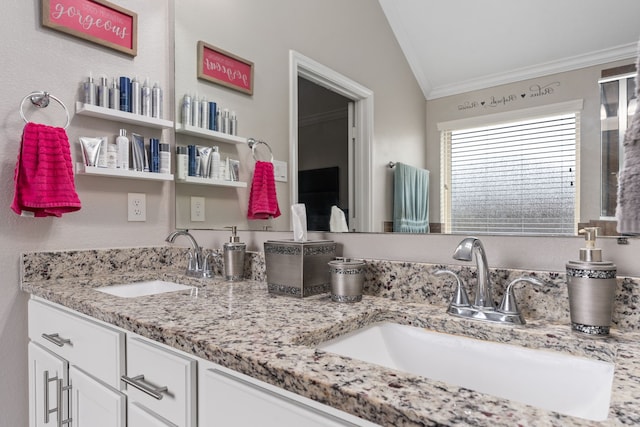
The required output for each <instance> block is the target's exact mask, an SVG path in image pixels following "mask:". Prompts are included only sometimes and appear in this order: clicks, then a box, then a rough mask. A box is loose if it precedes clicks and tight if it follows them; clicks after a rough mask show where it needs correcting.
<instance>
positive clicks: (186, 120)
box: [182, 94, 193, 125]
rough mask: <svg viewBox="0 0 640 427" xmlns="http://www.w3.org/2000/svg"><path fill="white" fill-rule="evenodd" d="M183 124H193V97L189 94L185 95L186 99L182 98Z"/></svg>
mask: <svg viewBox="0 0 640 427" xmlns="http://www.w3.org/2000/svg"><path fill="white" fill-rule="evenodd" d="M182 124H183V125H192V124H193V122H192V121H191V96H190V95H189V94H185V95H184V98H182Z"/></svg>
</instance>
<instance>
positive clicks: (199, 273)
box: [165, 230, 205, 277]
mask: <svg viewBox="0 0 640 427" xmlns="http://www.w3.org/2000/svg"><path fill="white" fill-rule="evenodd" d="M178 236H184V237H186V238H187V239H188V240H189V243H191V251H190V252H189V263H188V265H187V271H186V273H185V274H186V275H187V276H193V277H204V276H205V268H204V256H203V254H202V248H201V247H200V246H199V245H198V242H196V239H195V238H194V237H193V236H192V235H191V234H190V233H189V230H176V231H174V232H173V233H171V234H169V235H168V236H167V238H166V239H165V241H166V242H169V243H173V242H174V241H175V240H176V238H177V237H178Z"/></svg>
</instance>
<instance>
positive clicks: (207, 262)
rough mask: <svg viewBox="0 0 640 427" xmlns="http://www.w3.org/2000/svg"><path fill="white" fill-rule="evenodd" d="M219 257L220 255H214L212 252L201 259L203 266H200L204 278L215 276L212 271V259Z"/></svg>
mask: <svg viewBox="0 0 640 427" xmlns="http://www.w3.org/2000/svg"><path fill="white" fill-rule="evenodd" d="M219 256H220V254H218V253H215V252H213V251H209V252H207V254H206V255H205V256H204V257H203V258H204V261H203V266H202V275H203V276H204V277H213V276H214V275H215V274H214V272H213V270H214V266H213V260H214V258H218V257H219Z"/></svg>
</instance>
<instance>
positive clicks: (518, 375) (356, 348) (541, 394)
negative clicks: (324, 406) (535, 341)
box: [318, 323, 614, 421]
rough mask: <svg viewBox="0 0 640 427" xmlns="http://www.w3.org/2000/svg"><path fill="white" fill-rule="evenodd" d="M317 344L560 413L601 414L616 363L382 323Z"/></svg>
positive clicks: (605, 409)
mask: <svg viewBox="0 0 640 427" xmlns="http://www.w3.org/2000/svg"><path fill="white" fill-rule="evenodd" d="M318 348H319V349H321V350H324V351H327V352H330V353H336V354H339V355H342V356H348V357H351V358H354V359H359V360H362V361H365V362H369V363H374V364H377V365H381V366H385V367H387V368H391V369H396V370H399V371H404V372H408V373H412V374H415V375H420V376H424V377H427V378H430V379H434V380H438V381H443V382H446V383H449V384H452V385H456V386H459V387H464V388H468V389H471V390H475V391H478V392H481V393H487V394H491V395H493V396H497V397H502V398H506V399H509V400H513V401H517V402H521V403H526V404H528V405H533V406H537V407H539V408H543V409H546V410H551V411H556V412H559V413H562V414H565V415H571V416H575V417H581V418H586V419H589V420H594V421H603V420H605V419H606V418H607V415H608V412H609V401H610V399H611V386H612V383H613V370H614V364H613V363H608V362H602V361H597V360H590V359H586V358H583V357H578V356H571V355H567V354H562V353H556V352H551V351H546V350H532V349H527V348H523V347H519V346H515V345H508V344H499V343H493V342H486V341H480V340H475V339H472V338H464V337H458V336H454V335H447V334H442V333H437V332H431V331H427V330H425V329H421V328H416V327H412V326H403V325H398V324H394V323H379V324H374V325H371V326H368V327H366V328H363V329H360V330H357V331H354V332H352V333H350V334H347V335H344V336H342V337H338V338H336V339H333V340H331V341H327V342H325V343H322V344H321V345H320V346H318Z"/></svg>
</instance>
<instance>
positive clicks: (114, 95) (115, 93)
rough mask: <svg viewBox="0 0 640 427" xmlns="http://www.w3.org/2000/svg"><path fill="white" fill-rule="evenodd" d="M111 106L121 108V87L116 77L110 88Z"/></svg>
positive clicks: (116, 108) (115, 108)
mask: <svg viewBox="0 0 640 427" xmlns="http://www.w3.org/2000/svg"><path fill="white" fill-rule="evenodd" d="M109 108H113V109H114V110H118V109H120V88H119V87H118V82H117V81H116V78H115V77H114V78H113V82H112V83H111V87H110V88H109Z"/></svg>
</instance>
